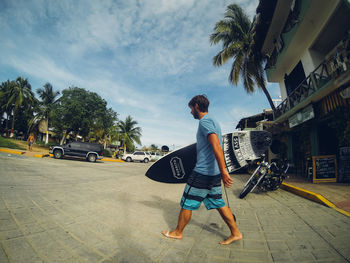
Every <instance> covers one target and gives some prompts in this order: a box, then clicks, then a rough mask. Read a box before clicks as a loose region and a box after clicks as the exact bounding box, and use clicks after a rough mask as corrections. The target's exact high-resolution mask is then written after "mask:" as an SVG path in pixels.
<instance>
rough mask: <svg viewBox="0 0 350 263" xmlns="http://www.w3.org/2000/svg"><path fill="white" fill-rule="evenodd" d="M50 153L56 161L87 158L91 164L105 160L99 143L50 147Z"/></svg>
mask: <svg viewBox="0 0 350 263" xmlns="http://www.w3.org/2000/svg"><path fill="white" fill-rule="evenodd" d="M49 152H50V153H52V154H53V157H54V158H56V159H61V158H62V157H64V156H70V157H79V158H85V159H86V160H87V161H89V162H96V160H98V159H102V158H103V147H102V145H100V144H97V143H89V142H69V143H66V144H62V145H55V146H51V147H50V151H49Z"/></svg>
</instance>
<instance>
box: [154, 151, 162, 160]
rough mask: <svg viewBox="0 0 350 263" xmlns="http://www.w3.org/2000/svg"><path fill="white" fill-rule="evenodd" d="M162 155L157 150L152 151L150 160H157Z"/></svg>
mask: <svg viewBox="0 0 350 263" xmlns="http://www.w3.org/2000/svg"><path fill="white" fill-rule="evenodd" d="M161 157H162V155H161V154H160V153H157V152H152V153H151V160H152V161H157V160H159V159H160V158H161Z"/></svg>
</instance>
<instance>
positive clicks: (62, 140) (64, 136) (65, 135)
mask: <svg viewBox="0 0 350 263" xmlns="http://www.w3.org/2000/svg"><path fill="white" fill-rule="evenodd" d="M66 137H67V132H64V133H63V137H62V139H61V142H60V145H62V144H63V142H64V140H65V139H66Z"/></svg>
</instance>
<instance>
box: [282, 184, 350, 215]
mask: <svg viewBox="0 0 350 263" xmlns="http://www.w3.org/2000/svg"><path fill="white" fill-rule="evenodd" d="M280 188H281V189H284V190H286V191H288V192H291V193H293V194H296V195H299V196H301V197H304V198H306V199H309V200H311V201H314V202H317V203H319V204H322V205H325V206H328V207H330V208H333V209H334V210H336V211H338V212H339V213H342V214H343V215H345V216H347V217H350V213H349V212H347V211H344V210H343V209H340V208H338V207H336V206H335V205H334V204H333V203H332V202H330V201H328V200H327V199H326V198H324V197H323V196H322V195H320V194H317V193H314V192H311V191H308V190H305V189H302V188H300V187H296V186H294V185H290V184H287V183H282V184H281V186H280Z"/></svg>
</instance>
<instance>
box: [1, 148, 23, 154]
mask: <svg viewBox="0 0 350 263" xmlns="http://www.w3.org/2000/svg"><path fill="white" fill-rule="evenodd" d="M0 152H5V153H12V154H18V155H22V154H24V153H25V152H20V151H16V150H10V149H4V148H0Z"/></svg>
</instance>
